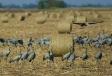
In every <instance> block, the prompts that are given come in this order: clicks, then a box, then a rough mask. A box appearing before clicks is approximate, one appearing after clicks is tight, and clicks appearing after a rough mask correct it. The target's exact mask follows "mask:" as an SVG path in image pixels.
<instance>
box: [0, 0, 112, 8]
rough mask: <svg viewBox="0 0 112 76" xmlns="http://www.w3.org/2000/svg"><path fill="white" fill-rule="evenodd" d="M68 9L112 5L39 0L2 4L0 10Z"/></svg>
mask: <svg viewBox="0 0 112 76" xmlns="http://www.w3.org/2000/svg"><path fill="white" fill-rule="evenodd" d="M66 7H112V4H108V5H102V4H100V3H98V4H82V5H75V4H74V5H71V4H67V3H65V2H64V0H39V2H37V3H35V4H33V3H30V4H23V5H15V4H9V5H3V4H2V3H0V8H38V9H49V8H66Z"/></svg>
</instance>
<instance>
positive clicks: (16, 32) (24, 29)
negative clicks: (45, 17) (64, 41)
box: [0, 9, 112, 76]
mask: <svg viewBox="0 0 112 76" xmlns="http://www.w3.org/2000/svg"><path fill="white" fill-rule="evenodd" d="M64 10H65V9H64ZM87 12H88V11H83V14H85V15H87ZM111 12H112V11H111ZM111 12H110V11H101V13H107V14H109V13H111ZM14 14H15V18H11V19H10V21H9V22H8V23H5V24H3V23H2V22H1V21H0V30H1V33H0V37H4V38H9V37H13V36H16V37H17V38H20V35H21V34H22V36H23V40H24V41H25V42H26V41H27V38H28V37H29V35H31V36H32V37H33V38H35V37H37V36H41V35H42V34H44V36H47V37H51V35H52V34H58V31H57V29H58V28H57V25H56V23H57V22H58V21H57V20H54V21H47V22H46V23H44V24H37V23H36V21H35V17H36V16H38V13H32V15H31V16H30V17H29V18H26V19H25V21H18V20H17V16H18V15H23V13H19V12H18V13H14ZM2 16H3V14H2V13H0V17H2ZM99 30H100V31H101V33H102V30H105V31H107V34H112V32H110V31H111V30H112V24H111V20H110V21H109V20H108V21H106V22H103V23H98V24H93V25H92V27H86V26H85V27H81V26H79V25H75V24H73V27H72V31H73V32H75V33H76V34H77V35H83V36H84V35H86V34H85V33H87V32H89V33H90V38H92V37H94V36H96V35H97V32H98V31H99ZM24 45H26V44H24ZM33 45H34V46H35V51H36V55H37V56H36V59H35V60H34V66H35V68H34V67H32V66H31V67H32V68H33V69H31V67H30V66H29V65H31V63H28V62H27V63H26V64H25V65H24V66H23V62H22V61H20V63H19V64H20V65H19V66H17V65H16V63H11V64H7V65H5V64H4V59H3V58H0V59H1V62H0V64H1V65H0V76H15V75H18V76H83V75H85V76H111V75H112V72H111V71H112V66H111V65H110V64H109V61H110V60H111V59H112V55H111V54H112V51H110V48H109V47H108V46H106V47H105V49H103V57H102V59H101V61H100V68H99V69H100V71H98V70H97V66H96V59H95V58H94V54H95V53H96V52H97V51H99V50H96V49H95V48H93V49H91V48H90V47H89V46H88V55H89V58H88V60H87V62H86V65H85V66H86V67H87V68H83V61H82V60H81V59H80V58H76V59H75V61H74V64H75V65H74V67H73V68H69V67H65V65H66V64H65V62H62V61H61V57H56V58H55V59H54V62H55V63H54V64H52V63H51V64H49V66H47V65H46V61H45V62H43V60H42V57H43V55H44V54H45V53H46V52H47V50H44V49H41V48H39V47H37V45H36V44H33ZM59 45H60V44H59ZM7 48H8V47H7V46H2V44H0V51H3V50H7ZM74 48H75V51H74V53H75V54H76V55H77V56H81V55H82V54H83V53H84V52H85V49H84V48H81V49H80V47H79V46H78V45H75V46H74ZM11 50H12V51H11V54H10V55H9V57H8V60H9V59H10V58H12V57H13V56H15V55H18V54H19V47H17V48H15V47H14V46H12V47H11ZM22 51H26V49H24V48H22ZM67 65H69V63H68V64H67ZM53 66H54V67H55V69H54V67H53ZM63 67H64V68H63ZM62 68H63V69H62Z"/></svg>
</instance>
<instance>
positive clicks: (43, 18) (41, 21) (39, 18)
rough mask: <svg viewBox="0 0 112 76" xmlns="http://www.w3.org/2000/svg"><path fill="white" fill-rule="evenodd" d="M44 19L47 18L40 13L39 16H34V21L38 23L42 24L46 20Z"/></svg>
mask: <svg viewBox="0 0 112 76" xmlns="http://www.w3.org/2000/svg"><path fill="white" fill-rule="evenodd" d="M46 20H47V18H46V16H45V15H40V16H38V17H36V22H37V23H38V24H43V23H45V22H46Z"/></svg>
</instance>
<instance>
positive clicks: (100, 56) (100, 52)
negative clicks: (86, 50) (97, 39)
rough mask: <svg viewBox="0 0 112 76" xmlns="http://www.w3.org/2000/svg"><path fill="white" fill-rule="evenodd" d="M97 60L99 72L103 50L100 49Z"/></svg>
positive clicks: (96, 56) (96, 55)
mask: <svg viewBox="0 0 112 76" xmlns="http://www.w3.org/2000/svg"><path fill="white" fill-rule="evenodd" d="M95 58H96V59H97V67H98V70H99V65H98V64H99V62H98V60H99V59H100V60H101V58H102V49H101V48H100V51H99V52H98V53H96V54H95Z"/></svg>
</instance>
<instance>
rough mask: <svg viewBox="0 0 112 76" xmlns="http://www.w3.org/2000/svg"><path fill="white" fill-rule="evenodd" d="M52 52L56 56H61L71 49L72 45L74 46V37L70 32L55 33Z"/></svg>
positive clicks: (52, 39)
mask: <svg viewBox="0 0 112 76" xmlns="http://www.w3.org/2000/svg"><path fill="white" fill-rule="evenodd" d="M50 46H51V47H53V49H52V53H53V55H54V56H55V57H61V56H62V55H64V54H65V53H67V52H69V51H70V48H69V47H70V46H72V47H73V38H72V36H71V35H70V34H55V35H52V37H51V44H50Z"/></svg>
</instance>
